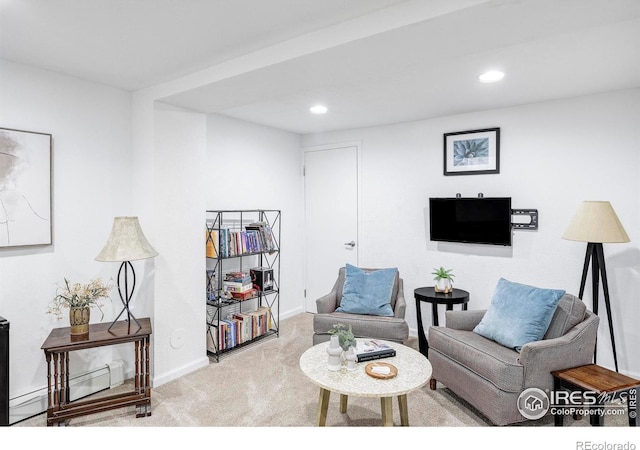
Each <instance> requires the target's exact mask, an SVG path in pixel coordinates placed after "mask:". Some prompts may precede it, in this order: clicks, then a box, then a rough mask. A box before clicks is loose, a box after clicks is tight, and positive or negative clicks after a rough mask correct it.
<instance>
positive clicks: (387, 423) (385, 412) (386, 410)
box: [380, 397, 393, 427]
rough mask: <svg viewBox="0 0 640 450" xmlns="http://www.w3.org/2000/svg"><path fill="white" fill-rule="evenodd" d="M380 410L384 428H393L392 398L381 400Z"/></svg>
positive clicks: (382, 398)
mask: <svg viewBox="0 0 640 450" xmlns="http://www.w3.org/2000/svg"><path fill="white" fill-rule="evenodd" d="M380 408H381V410H382V426H384V427H392V426H393V408H392V401H391V397H381V398H380Z"/></svg>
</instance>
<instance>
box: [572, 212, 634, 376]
mask: <svg viewBox="0 0 640 450" xmlns="http://www.w3.org/2000/svg"><path fill="white" fill-rule="evenodd" d="M562 238H563V239H568V240H571V241H580V242H587V253H586V256H585V259H584V267H583V269H582V281H581V282H580V293H579V295H578V296H579V297H580V298H582V295H583V294H584V287H585V283H586V280H587V272H588V271H589V261H591V283H592V284H591V286H592V293H593V312H594V314H598V290H599V279H600V277H601V278H602V289H603V291H604V302H605V307H606V308H607V317H608V319H609V334H610V335H611V346H612V348H613V360H614V363H615V366H616V372H617V371H618V357H617V355H616V342H615V339H614V337H613V322H612V320H611V303H610V301H609V285H608V283H607V271H606V268H605V264H604V250H603V248H602V244H603V243H616V242H629V241H630V239H629V236H627V232H626V231H625V230H624V227H623V226H622V224H621V223H620V220H619V219H618V216H617V215H616V213H615V211H614V210H613V207H612V206H611V203H609V202H600V201H585V202H583V203H582V204H581V205H580V208H579V209H578V212H576V214H575V216H574V217H573V219H572V221H571V222H570V223H569V227H568V228H567V230H566V231H565V232H564V234H563V235H562ZM594 362H595V354H594Z"/></svg>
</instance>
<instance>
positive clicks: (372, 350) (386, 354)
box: [356, 339, 396, 362]
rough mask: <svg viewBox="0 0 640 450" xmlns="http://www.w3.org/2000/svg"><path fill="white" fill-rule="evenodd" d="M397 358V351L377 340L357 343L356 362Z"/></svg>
mask: <svg viewBox="0 0 640 450" xmlns="http://www.w3.org/2000/svg"><path fill="white" fill-rule="evenodd" d="M392 356H396V351H395V349H393V348H391V347H390V346H389V345H388V344H386V343H384V342H382V341H380V340H377V339H368V340H358V341H357V343H356V361H357V362H363V361H372V360H375V359H382V358H390V357H392Z"/></svg>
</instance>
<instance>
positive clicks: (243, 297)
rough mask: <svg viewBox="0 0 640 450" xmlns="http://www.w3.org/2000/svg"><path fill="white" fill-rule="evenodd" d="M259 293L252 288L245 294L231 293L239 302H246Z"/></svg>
mask: <svg viewBox="0 0 640 450" xmlns="http://www.w3.org/2000/svg"><path fill="white" fill-rule="evenodd" d="M257 292H258V291H256V290H255V289H253V288H251V289H249V290H247V291H244V292H231V296H232V297H233V298H235V299H237V300H240V301H244V300H247V299H250V298H253V297H255V296H256V293H257Z"/></svg>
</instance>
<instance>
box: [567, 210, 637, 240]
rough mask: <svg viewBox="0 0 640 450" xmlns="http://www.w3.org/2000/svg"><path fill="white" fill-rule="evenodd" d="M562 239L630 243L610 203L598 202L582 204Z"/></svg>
mask: <svg viewBox="0 0 640 450" xmlns="http://www.w3.org/2000/svg"><path fill="white" fill-rule="evenodd" d="M562 238H563V239H568V240H570V241H580V242H600V243H607V242H610V243H613V242H629V241H630V239H629V236H628V235H627V232H626V231H625V230H624V227H623V226H622V223H620V220H619V219H618V216H617V215H616V212H615V211H614V210H613V207H612V206H611V203H609V202H599V201H585V202H582V204H581V205H580V208H578V212H576V215H575V216H573V219H572V220H571V222H570V223H569V226H568V227H567V230H566V231H565V232H564V234H563V235H562Z"/></svg>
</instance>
